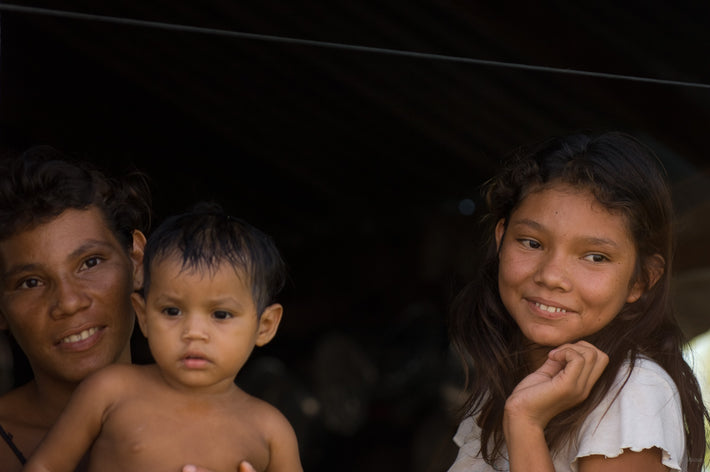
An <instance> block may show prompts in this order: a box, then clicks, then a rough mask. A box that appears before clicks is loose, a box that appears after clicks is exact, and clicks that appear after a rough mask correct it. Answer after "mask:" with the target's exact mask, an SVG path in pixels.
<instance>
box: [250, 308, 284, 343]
mask: <svg viewBox="0 0 710 472" xmlns="http://www.w3.org/2000/svg"><path fill="white" fill-rule="evenodd" d="M283 311H284V307H283V306H281V304H280V303H274V304H273V305H269V306H267V307H266V309H265V310H264V312H263V313H262V314H261V318H259V328H258V332H257V336H256V345H257V346H263V345H264V344H266V343H268V342H269V341H271V340H272V339H274V336H275V335H276V331H277V330H278V329H279V323H281V316H282V315H283Z"/></svg>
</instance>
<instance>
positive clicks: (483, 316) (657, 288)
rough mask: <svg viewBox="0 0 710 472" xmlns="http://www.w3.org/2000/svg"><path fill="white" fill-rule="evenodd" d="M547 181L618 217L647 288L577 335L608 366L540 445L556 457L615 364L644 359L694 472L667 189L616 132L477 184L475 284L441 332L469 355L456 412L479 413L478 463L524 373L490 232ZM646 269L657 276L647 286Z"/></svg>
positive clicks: (493, 452) (654, 163)
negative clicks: (669, 388)
mask: <svg viewBox="0 0 710 472" xmlns="http://www.w3.org/2000/svg"><path fill="white" fill-rule="evenodd" d="M555 184H567V185H571V186H574V187H576V188H579V189H582V190H588V191H590V192H592V193H593V195H594V196H595V197H596V199H597V200H598V201H599V202H600V203H601V204H602V205H603V206H604V207H605V208H607V209H608V210H609V211H612V212H615V213H618V214H621V215H623V216H624V217H625V219H626V222H627V225H628V229H629V232H630V234H631V237H632V240H633V241H634V244H635V246H636V249H637V255H638V257H637V261H636V267H635V271H634V275H633V277H632V280H631V283H632V284H634V283H636V282H640V283H641V284H642V285H643V286H645V287H646V288H647V289H646V290H645V292H644V293H643V295H642V296H641V297H640V299H639V300H637V301H636V302H634V303H627V304H626V305H625V306H624V307H623V308H622V310H621V311H620V313H619V314H618V315H617V316H616V317H615V318H614V319H613V320H612V321H611V322H610V323H609V324H608V325H607V326H605V327H604V328H603V329H601V330H600V331H599V332H597V333H595V334H593V335H591V336H589V337H587V338H585V340H587V341H589V342H590V343H592V344H594V345H595V346H596V347H597V348H599V349H601V350H602V351H604V352H605V353H606V354H607V355H608V356H609V364H608V366H607V368H606V369H605V370H604V373H603V374H602V376H601V378H600V379H599V380H598V381H597V383H596V384H595V386H594V388H593V389H592V392H591V393H590V395H589V396H588V398H587V399H586V400H585V401H584V402H582V403H581V404H579V405H577V406H576V407H574V408H571V409H569V410H567V411H564V412H562V413H560V414H559V415H557V416H556V417H555V418H553V419H552V420H551V421H550V423H549V424H548V425H547V428H546V430H545V436H546V439H547V442H548V446H549V447H550V449H551V450H558V448H559V447H561V446H562V445H563V443H564V442H565V441H566V440H567V439H568V438H570V437H573V436H574V432H575V431H578V430H579V428H580V427H581V425H582V422H583V421H584V419H585V418H586V417H587V415H588V414H589V413H590V412H591V411H592V410H593V409H594V408H595V407H596V406H597V405H598V404H599V402H600V401H601V399H602V398H603V397H604V395H605V394H607V393H608V392H609V390H610V389H611V387H612V385H613V382H614V379H615V378H616V376H617V374H618V373H619V371H620V369H621V367H622V366H623V364H624V362H625V361H626V360H627V359H630V361H631V367H632V368H633V365H634V364H633V363H634V361H635V360H636V359H638V358H639V357H640V356H644V357H648V358H650V359H652V360H654V361H655V362H657V363H658V364H659V365H661V366H662V367H663V368H664V369H665V371H666V372H667V373H668V375H670V377H671V378H672V379H673V381H674V382H675V384H676V386H677V387H678V391H679V393H680V400H681V405H682V409H683V415H684V424H685V425H686V431H685V435H686V447H687V450H688V457H689V458H690V459H691V461H690V463H689V470H691V471H699V470H700V467H701V466H702V459H703V457H704V454H705V430H704V421H705V420H706V418H707V417H708V415H707V412H706V410H705V407H704V405H703V401H702V396H701V393H700V387H699V385H698V382H697V380H696V378H695V376H694V374H693V372H692V370H691V368H690V367H689V366H688V364H687V363H686V362H685V361H684V359H683V353H682V347H683V344H684V342H685V339H684V336H683V334H682V332H681V330H680V328H679V326H678V323H677V322H676V319H675V316H674V313H673V310H672V307H671V301H670V275H671V267H672V257H673V250H674V241H673V229H672V226H673V221H672V218H673V212H672V202H671V196H670V191H669V189H668V186H667V183H666V179H665V172H664V170H663V168H662V166H661V165H660V162H659V161H658V159H657V157H656V156H655V154H654V153H653V152H652V151H651V150H650V149H649V148H647V147H646V146H644V145H643V144H642V143H640V142H639V141H637V140H636V139H635V138H633V137H632V136H629V135H626V134H623V133H618V132H610V133H605V134H602V135H600V136H598V137H590V136H587V135H582V134H580V135H572V136H568V137H563V138H554V139H551V140H549V141H546V142H545V143H543V144H542V145H540V146H538V147H537V148H535V149H533V150H532V151H529V152H525V153H518V154H516V155H515V156H514V158H513V159H511V160H510V161H509V162H508V163H507V164H506V165H505V167H504V168H503V170H502V171H501V172H500V173H499V174H498V175H497V176H496V177H495V178H493V179H491V180H490V181H489V182H487V183H486V185H485V198H486V203H487V205H488V210H489V214H488V215H487V216H486V221H485V222H486V224H487V226H488V233H487V234H488V235H489V237H490V240H488V241H487V243H486V253H485V255H484V259H483V262H482V268H481V270H480V271H479V273H478V277H477V279H476V280H474V281H472V282H471V283H469V284H468V285H467V286H466V287H464V289H463V290H462V291H461V292H460V293H459V295H458V296H457V297H456V298H455V300H454V302H453V305H452V310H451V318H450V325H449V330H450V336H451V339H452V341H453V343H454V345H455V346H456V348H457V349H458V350H459V351H460V352H461V353H462V355H464V356H465V357H468V361H470V366H471V368H472V371H473V372H472V376H471V377H470V379H471V395H470V396H469V398H468V400H467V402H466V404H465V405H464V408H463V411H462V413H463V414H465V415H470V414H472V413H473V412H475V413H476V414H477V415H478V416H477V420H478V424H479V426H480V427H481V429H482V434H481V455H482V457H483V458H484V459H485V460H486V462H488V463H489V464H493V463H494V461H495V460H496V459H497V458H498V457H500V455H501V446H502V444H503V442H504V437H503V430H502V420H503V409H504V405H505V401H506V399H507V398H508V397H509V396H510V394H511V393H512V391H513V389H514V388H515V386H516V385H517V384H518V383H519V382H520V381H521V380H522V379H523V378H524V377H525V376H526V375H527V374H529V373H530V367H529V366H528V365H527V362H526V359H527V357H526V341H525V339H524V338H523V335H522V334H521V332H520V329H519V328H518V326H517V325H516V323H515V321H514V320H513V318H512V317H511V316H510V314H509V313H508V312H507V310H506V309H505V307H504V306H503V303H502V301H501V298H500V295H499V291H498V253H497V248H496V244H495V240H494V239H493V234H494V231H493V228H494V226H495V225H496V223H497V222H498V221H500V220H504V223H505V224H507V222H508V220H509V218H510V216H511V214H512V213H513V211H514V210H515V209H516V208H517V207H518V205H519V204H520V203H521V202H522V200H523V199H524V198H525V196H526V195H528V194H530V193H531V192H535V191H538V190H541V189H544V188H547V187H549V186H551V185H555ZM659 255H660V256H661V257H662V260H661V259H660V258H659V257H658V256H659ZM659 264H663V267H658V265H659ZM654 266H655V268H656V269H662V271H663V273H662V275H661V276H660V278H659V279H658V280H657V282H656V283H655V284H653V285H652V286H650V287H649V285H650V284H651V283H652V281H650V280H649V274H650V273H651V271H652V269H653V268H654ZM629 372H630V371H629ZM627 378H628V377H627ZM696 461H697V462H696Z"/></svg>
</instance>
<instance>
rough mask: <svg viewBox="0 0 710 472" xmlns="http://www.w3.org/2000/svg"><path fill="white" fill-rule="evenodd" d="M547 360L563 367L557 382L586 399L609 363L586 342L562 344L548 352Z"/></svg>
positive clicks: (601, 353) (602, 354)
mask: <svg viewBox="0 0 710 472" xmlns="http://www.w3.org/2000/svg"><path fill="white" fill-rule="evenodd" d="M549 358H550V359H551V360H553V361H557V362H560V363H562V364H563V365H564V368H563V369H562V371H561V373H560V377H559V380H560V381H563V382H569V383H570V384H572V385H574V387H573V390H575V391H576V392H577V393H578V394H579V395H582V396H583V397H584V398H586V396H587V395H589V392H590V391H591V389H592V387H593V386H594V384H595V383H596V382H597V380H599V377H600V376H601V374H602V372H604V369H605V368H606V366H607V364H608V363H609V357H608V356H607V355H606V354H605V353H604V352H602V351H601V350H599V349H597V348H596V347H594V346H593V345H591V344H589V343H588V342H586V341H579V342H577V343H574V344H564V345H562V346H560V347H558V348H556V349H553V350H552V351H550V354H549Z"/></svg>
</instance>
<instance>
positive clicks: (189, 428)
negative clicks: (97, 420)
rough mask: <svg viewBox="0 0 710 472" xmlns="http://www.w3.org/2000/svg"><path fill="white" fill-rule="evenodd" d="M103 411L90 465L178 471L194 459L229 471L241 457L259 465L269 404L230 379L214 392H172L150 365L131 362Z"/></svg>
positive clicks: (266, 451)
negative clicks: (226, 390) (230, 385)
mask: <svg viewBox="0 0 710 472" xmlns="http://www.w3.org/2000/svg"><path fill="white" fill-rule="evenodd" d="M130 372H131V373H132V375H131V376H130V378H128V379H126V381H125V382H122V383H123V385H122V386H121V387H120V391H121V394H120V395H119V398H120V399H119V400H117V401H115V402H113V403H112V404H111V406H110V407H109V409H108V410H107V411H106V412H105V413H104V418H103V425H102V429H101V433H100V435H99V437H98V439H97V440H96V442H95V443H94V446H93V448H92V451H91V457H90V462H89V470H90V471H95V472H98V471H101V472H112V471H125V470H150V471H152V472H160V471H166V472H168V471H170V472H174V471H178V470H180V468H181V467H182V466H183V465H184V464H188V463H192V464H195V463H197V464H200V465H201V466H202V467H206V468H208V469H210V470H214V471H215V472H219V471H224V472H227V471H234V470H236V469H237V467H238V464H239V463H240V462H241V461H242V460H248V461H249V462H250V463H251V464H252V465H254V467H255V468H256V469H257V470H266V468H267V466H268V465H269V459H270V438H269V432H268V431H269V418H270V417H273V415H274V414H278V413H277V412H276V410H275V409H273V407H271V406H269V405H268V404H266V403H265V402H263V401H261V400H258V399H256V398H254V397H251V396H250V395H248V394H246V393H245V392H243V391H242V390H241V389H239V388H237V387H236V386H235V388H234V389H232V390H231V391H230V392H229V393H228V394H225V395H220V396H218V397H214V396H209V397H205V396H203V395H191V394H185V393H183V392H177V391H175V390H174V389H172V388H170V387H168V386H167V385H166V384H165V382H164V381H162V379H161V378H160V374H159V373H158V371H157V369H156V368H155V366H144V367H139V368H135V366H134V368H133V369H132V370H131V371H130Z"/></svg>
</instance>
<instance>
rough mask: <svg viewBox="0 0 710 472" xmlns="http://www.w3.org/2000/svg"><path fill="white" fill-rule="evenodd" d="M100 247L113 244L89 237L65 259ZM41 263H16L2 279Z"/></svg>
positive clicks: (36, 266) (39, 265)
mask: <svg viewBox="0 0 710 472" xmlns="http://www.w3.org/2000/svg"><path fill="white" fill-rule="evenodd" d="M97 247H101V248H105V249H112V248H113V246H112V245H111V244H109V243H107V242H106V241H101V240H98V239H89V240H87V241H86V242H85V243H84V244H82V245H81V246H79V247H77V248H76V249H74V250H73V251H72V252H70V253H69V255H68V257H67V259H75V258H77V257H79V256H81V255H82V254H83V253H85V252H89V251H91V250H92V249H94V248H97ZM42 266H43V264H41V263H30V264H22V265H18V266H15V267H11V268H10V269H9V270H7V271H6V272H4V273H3V274H2V278H3V279H7V278H9V277H13V276H14V275H17V274H21V273H23V272H33V271H35V270H38V269H40V268H42Z"/></svg>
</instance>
